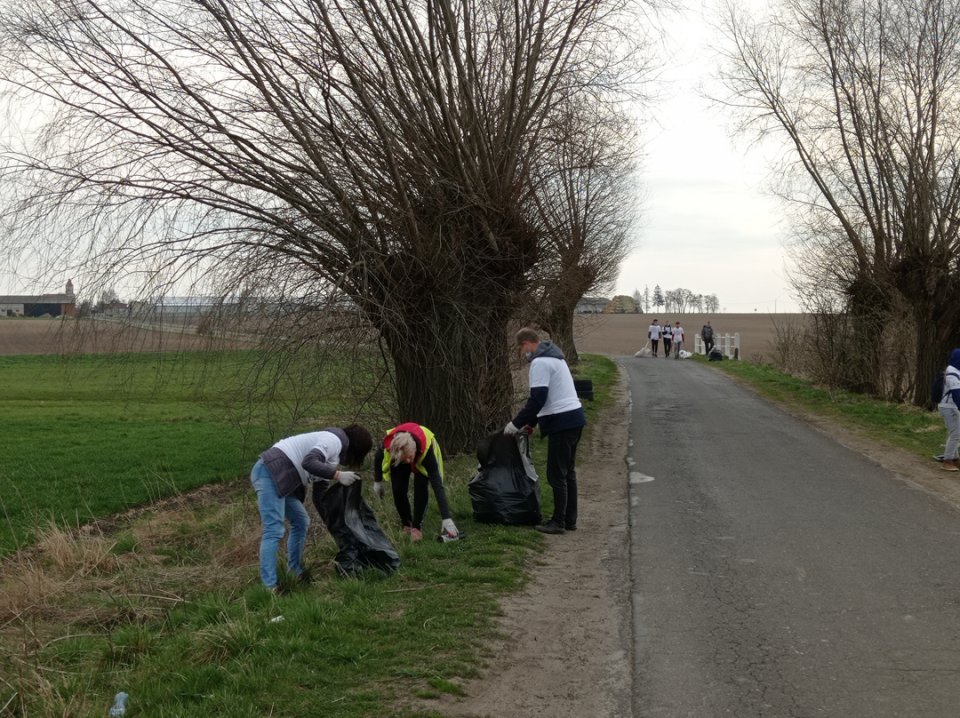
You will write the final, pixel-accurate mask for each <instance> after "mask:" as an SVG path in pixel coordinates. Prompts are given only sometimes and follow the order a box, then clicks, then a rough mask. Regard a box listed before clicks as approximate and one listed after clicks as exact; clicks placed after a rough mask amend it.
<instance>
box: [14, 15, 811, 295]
mask: <svg viewBox="0 0 960 718" xmlns="http://www.w3.org/2000/svg"><path fill="white" fill-rule="evenodd" d="M701 1H702V2H704V3H708V4H710V5H713V4H714V3H715V2H717V0H687V4H688V6H692V7H687V9H686V10H684V11H678V12H677V13H675V14H671V15H668V16H664V17H663V18H662V21H663V25H664V30H665V33H666V34H665V38H664V48H663V51H664V60H663V70H662V72H661V76H660V79H661V83H660V85H659V94H660V97H659V99H658V100H657V101H656V102H655V104H654V105H653V106H652V107H650V108H648V110H647V112H646V116H647V118H648V120H647V121H646V122H645V125H644V129H643V133H644V159H643V165H642V168H641V172H640V182H641V184H642V194H643V200H642V211H641V219H640V223H639V226H638V228H637V231H636V250H635V251H634V252H633V253H632V254H631V255H630V256H629V257H628V258H627V260H626V261H625V263H624V265H623V267H622V270H621V273H620V277H619V279H618V281H617V284H616V287H615V293H616V294H633V292H634V290H639V291H640V292H643V289H644V287H645V286H646V287H649V288H650V291H651V292H652V291H653V287H654V286H655V285H657V284H659V285H660V286H661V287H662V288H663V289H664V290H667V289H675V288H678V287H684V288H686V289H690V290H692V291H693V292H694V293H700V294H716V295H717V297H718V298H719V300H720V307H721V310H723V311H728V312H752V311H754V310H756V311H758V312H764V313H767V312H773V311H779V312H783V311H796V303H795V300H794V299H793V297H792V294H791V290H790V287H789V283H788V282H787V279H786V276H785V272H784V266H785V257H784V250H783V234H784V230H785V228H784V226H783V225H782V224H781V223H780V217H781V214H782V213H781V207H780V204H779V202H778V200H776V199H775V198H773V197H772V196H770V195H769V194H768V193H767V192H766V190H765V188H766V186H767V172H768V170H767V167H766V165H765V161H764V158H763V157H762V156H761V153H759V152H758V151H748V147H747V144H746V142H745V141H743V140H740V141H734V140H733V139H732V138H731V136H730V131H729V127H730V121H729V118H728V117H727V116H725V114H724V112H723V110H722V109H720V108H717V107H713V106H711V104H710V102H709V101H707V100H705V99H703V98H702V97H701V94H700V92H699V88H700V86H701V85H702V84H703V83H706V82H709V81H710V76H711V72H712V71H713V69H714V68H715V67H716V58H715V57H713V55H712V51H711V49H710V45H711V43H714V42H715V37H714V35H713V31H712V30H711V28H710V23H711V22H712V21H713V17H712V12H713V11H712V10H711V9H710V8H709V7H705V6H701V5H700V4H699V3H700V2H701ZM758 2H760V4H761V5H762V4H763V3H762V0H758ZM24 269H26V268H24V267H21V273H20V276H17V275H16V274H11V273H9V271H8V270H9V267H4V266H2V265H0V290H3V291H0V293H4V292H17V293H19V292H33V291H62V282H61V281H52V282H51V286H44V287H37V286H31V285H33V282H31V281H30V279H29V278H28V277H27V276H25V274H26V275H28V274H29V272H26V273H24V272H23V270H24ZM5 270H6V271H5ZM65 279H66V278H64V281H65ZM78 289H80V287H78Z"/></svg>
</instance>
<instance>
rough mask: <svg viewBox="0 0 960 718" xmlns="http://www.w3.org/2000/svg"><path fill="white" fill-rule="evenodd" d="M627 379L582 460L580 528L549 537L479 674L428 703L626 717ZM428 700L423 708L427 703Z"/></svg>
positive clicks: (499, 712)
mask: <svg viewBox="0 0 960 718" xmlns="http://www.w3.org/2000/svg"><path fill="white" fill-rule="evenodd" d="M627 396H628V394H627V387H626V378H625V376H624V375H623V374H621V379H620V383H619V385H618V387H617V390H616V393H615V402H614V404H613V405H612V406H611V407H609V408H608V409H607V410H606V411H604V412H603V416H602V417H601V419H600V421H599V422H597V423H596V424H595V425H594V426H593V428H592V430H591V433H590V439H589V441H588V442H587V443H586V445H585V446H582V447H581V450H582V449H587V450H586V451H584V452H583V456H582V458H580V460H579V461H578V462H577V463H578V472H577V473H578V476H579V485H580V492H581V494H580V495H581V499H580V520H579V521H578V522H577V523H578V527H579V530H578V531H577V532H576V533H567V534H564V535H563V536H549V537H547V539H548V541H549V545H548V548H547V549H546V551H545V552H544V553H543V554H542V557H541V563H540V564H539V565H538V567H537V568H536V569H535V571H534V572H533V576H532V578H531V580H530V583H529V584H528V585H527V587H526V590H524V591H523V592H522V593H521V594H518V595H515V596H512V597H509V598H507V599H506V600H505V602H504V604H503V612H504V615H503V618H502V619H501V624H500V632H501V634H502V635H503V636H505V638H504V639H503V640H501V641H500V642H499V643H498V644H497V645H496V646H494V649H493V650H494V651H495V658H493V659H492V660H491V661H490V663H489V665H488V667H487V669H486V674H487V675H485V676H484V677H483V678H481V679H479V680H476V681H474V682H472V683H469V684H467V685H466V686H465V689H466V691H467V693H468V696H467V697H466V698H460V699H457V698H453V697H450V698H445V699H443V700H442V701H441V704H442V705H440V706H438V705H437V704H436V703H435V702H433V703H431V705H430V708H431V709H433V710H437V709H438V708H439V712H440V713H441V714H442V715H444V716H453V717H459V718H486V717H488V716H490V717H492V716H496V717H497V718H505V717H512V716H517V717H518V718H519V717H521V716H523V717H524V718H526V717H528V716H529V717H534V716H552V717H553V718H560V717H563V716H570V717H571V718H572V717H573V716H577V717H578V718H583V717H585V716H590V717H591V718H603V717H604V716H609V717H610V718H613V717H616V718H624V717H625V716H630V715H631V708H630V705H631V689H632V675H633V666H632V664H631V655H632V654H631V644H632V632H631V625H632V622H631V616H630V576H629V561H628V553H629V542H628V535H629V533H628V532H629V527H628V500H627V467H626V463H625V457H626V452H627V428H628V421H629V411H628V410H627ZM423 707H424V708H427V706H423Z"/></svg>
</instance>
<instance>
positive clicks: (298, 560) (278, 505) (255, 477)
mask: <svg viewBox="0 0 960 718" xmlns="http://www.w3.org/2000/svg"><path fill="white" fill-rule="evenodd" d="M372 446H373V438H372V437H371V436H370V432H369V431H367V430H366V429H365V428H364V427H362V426H359V425H358V424H351V425H350V426H346V427H344V428H342V429H339V428H330V429H322V430H321V431H313V432H310V433H306V434H297V435H296V436H288V437H287V438H285V439H281V440H280V441H278V442H277V443H276V444H274V445H273V446H271V447H270V448H269V449H267V450H266V451H264V452H263V453H262V454H260V458H259V459H258V460H257V463H255V464H254V465H253V469H252V470H251V471H250V482H251V483H252V484H253V488H254V490H255V491H256V492H257V507H258V508H259V510H260V522H261V524H262V526H263V532H262V534H261V537H260V580H261V581H262V582H263V585H264V586H266V587H267V588H268V589H270V590H271V591H273V592H274V593H280V591H281V589H280V586H279V584H278V583H277V549H278V547H279V546H280V539H282V538H283V533H284V519H286V520H287V521H289V522H290V536H289V537H288V538H287V568H288V569H289V570H290V573H292V574H293V575H294V576H295V577H296V578H297V579H298V580H299V581H305V580H306V579H307V574H306V573H305V571H304V568H303V547H304V544H305V542H306V538H307V529H308V528H309V526H310V517H309V515H308V514H307V509H306V508H305V507H304V505H303V500H304V498H305V496H306V486H307V484H310V483H313V482H314V481H316V480H318V479H326V480H328V481H339V482H340V483H341V484H343V485H344V486H349V485H350V484H352V483H353V482H354V481H357V480H358V479H359V478H360V476H359V475H358V474H356V473H354V472H353V471H344V470H341V469H340V466H341V465H343V466H350V467H359V466H361V465H362V464H363V460H364V457H366V455H367V454H368V453H369V452H370V449H371V448H372Z"/></svg>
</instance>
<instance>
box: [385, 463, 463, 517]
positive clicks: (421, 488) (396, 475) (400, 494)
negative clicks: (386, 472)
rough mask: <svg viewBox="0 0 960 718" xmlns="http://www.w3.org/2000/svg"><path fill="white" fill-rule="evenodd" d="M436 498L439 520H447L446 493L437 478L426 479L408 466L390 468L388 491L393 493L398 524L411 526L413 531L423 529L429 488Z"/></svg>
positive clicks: (448, 515) (448, 508)
mask: <svg viewBox="0 0 960 718" xmlns="http://www.w3.org/2000/svg"><path fill="white" fill-rule="evenodd" d="M411 474H413V513H412V514H411V513H410V499H408V498H407V491H409V489H410V475H411ZM431 486H432V487H433V493H434V495H435V496H436V497H437V506H438V507H439V508H440V518H442V519H449V518H451V515H450V505H449V504H448V503H447V493H446V491H444V489H443V482H442V481H441V480H440V479H439V478H438V477H430V478H427V477H426V476H424V475H423V474H421V473H419V472H416V471H414V470H413V467H411V466H410V464H399V465H397V466H391V467H390V490H391V491H392V492H393V505H394V506H396V507H397V513H398V514H400V523H401V524H403V525H404V526H412V527H413V528H415V529H419V528H423V515H424V514H425V513H426V512H427V503H428V502H429V501H430V487H431Z"/></svg>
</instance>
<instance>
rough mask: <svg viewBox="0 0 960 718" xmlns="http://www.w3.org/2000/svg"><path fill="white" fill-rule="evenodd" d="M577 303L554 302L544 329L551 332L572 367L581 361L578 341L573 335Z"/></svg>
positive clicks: (554, 341)
mask: <svg viewBox="0 0 960 718" xmlns="http://www.w3.org/2000/svg"><path fill="white" fill-rule="evenodd" d="M575 307H576V305H573V306H570V305H569V304H568V303H560V304H554V305H553V306H552V307H550V311H549V313H548V315H547V319H546V321H545V322H544V329H546V330H547V331H548V332H549V333H550V339H551V340H552V341H553V343H554V344H556V345H557V346H558V347H560V350H561V351H562V352H563V354H564V356H565V357H566V359H567V364H569V365H570V366H571V367H573V366H576V365H577V364H579V363H580V354H579V353H578V352H577V345H576V341H575V340H574V337H573V312H574V309H575Z"/></svg>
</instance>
